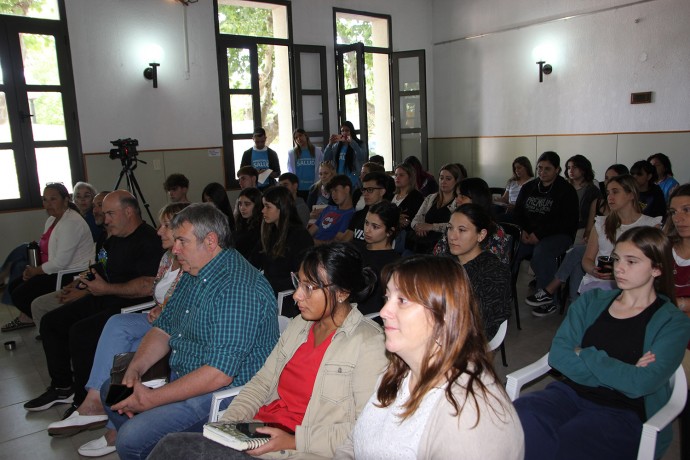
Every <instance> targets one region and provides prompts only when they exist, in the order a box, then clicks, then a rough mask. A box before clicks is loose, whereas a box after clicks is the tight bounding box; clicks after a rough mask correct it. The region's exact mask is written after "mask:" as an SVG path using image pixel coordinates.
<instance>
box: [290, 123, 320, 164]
mask: <svg viewBox="0 0 690 460" xmlns="http://www.w3.org/2000/svg"><path fill="white" fill-rule="evenodd" d="M298 134H304V137H305V138H306V139H307V150H309V154H310V155H311V156H312V158H314V157H316V153H315V152H316V148H315V147H314V144H312V143H311V139H309V134H307V132H306V131H305V130H303V129H302V128H297V129H296V130H294V131H293V132H292V144H293V151H294V152H295V159H296V160H299V158H300V156H301V155H302V147H300V145H299V144H298V143H297V141H296V140H295V138H296V137H297V135H298Z"/></svg>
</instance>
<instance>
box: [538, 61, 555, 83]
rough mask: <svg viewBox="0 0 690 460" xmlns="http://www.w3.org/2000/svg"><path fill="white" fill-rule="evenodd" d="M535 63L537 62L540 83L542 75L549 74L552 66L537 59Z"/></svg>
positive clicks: (542, 79)
mask: <svg viewBox="0 0 690 460" xmlns="http://www.w3.org/2000/svg"><path fill="white" fill-rule="evenodd" d="M537 64H539V83H542V82H543V81H544V75H551V72H553V67H551V64H547V63H546V62H545V61H537Z"/></svg>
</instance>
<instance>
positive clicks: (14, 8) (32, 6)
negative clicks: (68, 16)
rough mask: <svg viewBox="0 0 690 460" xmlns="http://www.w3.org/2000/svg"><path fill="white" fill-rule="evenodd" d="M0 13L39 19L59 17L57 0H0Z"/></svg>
mask: <svg viewBox="0 0 690 460" xmlns="http://www.w3.org/2000/svg"><path fill="white" fill-rule="evenodd" d="M0 14H9V15H12V16H26V17H30V18H40V19H60V12H59V10H58V4H57V0H35V1H21V2H20V1H0Z"/></svg>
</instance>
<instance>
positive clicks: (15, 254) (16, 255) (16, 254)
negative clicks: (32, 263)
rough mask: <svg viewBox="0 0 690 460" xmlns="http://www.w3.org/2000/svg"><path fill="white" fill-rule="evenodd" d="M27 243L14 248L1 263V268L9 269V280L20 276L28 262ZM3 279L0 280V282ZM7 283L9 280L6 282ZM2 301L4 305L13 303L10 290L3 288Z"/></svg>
mask: <svg viewBox="0 0 690 460" xmlns="http://www.w3.org/2000/svg"><path fill="white" fill-rule="evenodd" d="M27 244H28V243H22V244H20V245H19V246H17V247H16V248H14V249H13V250H12V251H11V252H10V253H9V254H8V255H7V258H6V259H5V261H4V262H3V263H2V267H0V268H1V269H2V270H4V269H5V268H9V269H10V276H9V281H10V282H12V281H14V280H15V279H18V278H21V276H22V273H23V272H24V268H26V266H27V265H28V264H29V259H28V258H27V256H26V245H27ZM2 281H4V280H0V282H2ZM7 284H8V285H9V282H8V283H7ZM2 303H4V304H5V305H14V304H13V303H12V297H11V296H10V290H9V289H5V292H3V293H2Z"/></svg>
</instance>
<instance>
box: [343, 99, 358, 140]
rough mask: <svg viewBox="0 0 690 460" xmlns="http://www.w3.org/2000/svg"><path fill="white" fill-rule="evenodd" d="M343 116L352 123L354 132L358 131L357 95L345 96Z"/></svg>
mask: <svg viewBox="0 0 690 460" xmlns="http://www.w3.org/2000/svg"><path fill="white" fill-rule="evenodd" d="M345 116H346V117H347V119H348V120H350V121H351V122H352V124H353V125H354V127H355V130H357V131H359V94H357V93H352V94H346V95H345ZM338 131H340V129H338Z"/></svg>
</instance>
